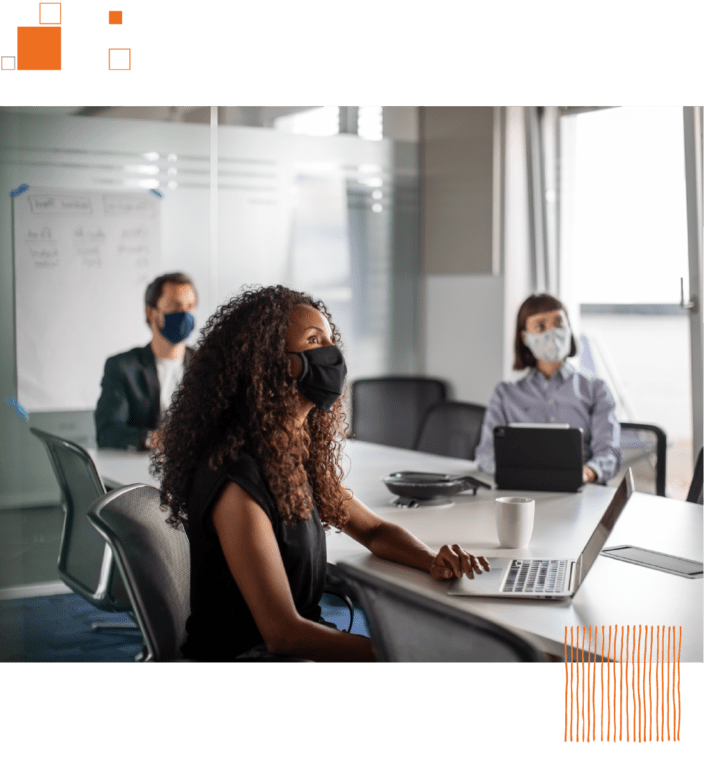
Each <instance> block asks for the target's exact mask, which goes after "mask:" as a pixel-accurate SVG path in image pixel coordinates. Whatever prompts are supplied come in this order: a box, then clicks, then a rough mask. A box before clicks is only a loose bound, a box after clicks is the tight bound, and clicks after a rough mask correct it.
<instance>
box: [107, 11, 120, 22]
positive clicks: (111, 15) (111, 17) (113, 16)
mask: <svg viewBox="0 0 704 768" xmlns="http://www.w3.org/2000/svg"><path fill="white" fill-rule="evenodd" d="M108 21H109V22H110V24H122V11H108Z"/></svg>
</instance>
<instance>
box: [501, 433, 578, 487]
mask: <svg viewBox="0 0 704 768" xmlns="http://www.w3.org/2000/svg"><path fill="white" fill-rule="evenodd" d="M494 456H495V460H496V475H495V477H494V479H495V481H496V485H497V487H498V488H500V489H505V490H517V491H563V492H575V491H577V490H579V488H581V486H582V485H583V480H582V468H583V465H584V457H583V447H582V430H581V429H576V428H572V427H569V425H567V424H559V425H552V424H551V425H542V424H530V425H524V424H520V425H519V424H515V425H509V426H502V427H495V428H494Z"/></svg>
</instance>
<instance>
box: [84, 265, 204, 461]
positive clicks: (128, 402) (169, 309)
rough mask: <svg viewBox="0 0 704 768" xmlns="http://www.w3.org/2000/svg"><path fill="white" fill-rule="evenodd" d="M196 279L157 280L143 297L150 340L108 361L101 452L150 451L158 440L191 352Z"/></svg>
mask: <svg viewBox="0 0 704 768" xmlns="http://www.w3.org/2000/svg"><path fill="white" fill-rule="evenodd" d="M197 301H198V297H197V296H196V291H195V288H194V287H193V281H192V280H191V279H190V277H188V275H185V274H183V272H171V273H169V274H166V275H161V276H160V277H157V278H156V279H155V280H154V281H153V282H152V283H151V284H150V285H149V286H148V287H147V290H146V292H145V295H144V303H145V312H146V320H147V325H148V326H149V328H150V329H151V331H152V340H151V341H150V342H149V344H147V346H146V347H135V348H134V349H130V350H129V351H128V352H121V353H120V354H119V355H114V356H113V357H109V358H108V359H107V360H106V362H105V372H104V374H103V380H102V382H101V386H102V392H101V394H100V398H99V400H98V405H97V407H96V409H95V428H96V436H97V441H98V447H99V448H127V449H130V450H137V451H143V450H149V449H150V448H152V447H154V446H155V445H156V444H157V442H158V440H159V432H158V426H159V421H160V418H161V414H162V413H163V412H164V411H165V410H166V409H167V408H168V407H169V403H170V402H171V397H172V395H173V393H174V392H175V391H176V388H177V387H178V385H179V383H180V381H181V377H182V376H183V371H184V368H185V366H186V365H188V362H189V359H190V356H191V353H192V350H191V349H189V348H187V347H186V345H185V339H186V337H187V336H188V335H189V334H190V333H191V331H193V328H194V327H195V318H194V317H193V314H192V313H193V310H194V309H195V307H196V304H197Z"/></svg>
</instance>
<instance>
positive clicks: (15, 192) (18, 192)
mask: <svg viewBox="0 0 704 768" xmlns="http://www.w3.org/2000/svg"><path fill="white" fill-rule="evenodd" d="M28 189H29V184H20V185H19V187H17V189H13V190H12V192H10V194H11V195H12V197H19V196H20V195H21V194H22V193H23V192H26V191H27V190H28Z"/></svg>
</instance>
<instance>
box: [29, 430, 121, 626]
mask: <svg viewBox="0 0 704 768" xmlns="http://www.w3.org/2000/svg"><path fill="white" fill-rule="evenodd" d="M30 432H32V434H34V435H36V437H38V438H39V439H40V440H41V441H42V443H43V445H44V447H45V448H46V451H47V453H48V454H49V461H50V462H51V466H52V469H53V470H54V475H55V476H56V480H57V481H58V483H59V487H60V489H61V496H62V501H63V508H64V527H63V532H62V534H61V546H60V547H59V563H58V570H59V575H60V577H61V579H62V581H64V583H65V584H67V585H68V586H69V587H70V588H71V589H72V590H74V592H77V593H78V594H79V595H81V596H82V597H84V598H85V599H86V600H88V601H90V602H91V603H92V604H93V605H95V606H96V607H98V608H102V609H103V610H109V611H128V610H130V607H131V606H130V603H129V598H128V596H127V591H126V589H125V586H124V584H123V582H122V579H121V578H120V577H119V574H117V572H116V571H115V569H114V564H113V559H112V553H111V552H110V549H109V548H108V547H107V545H106V544H105V541H103V539H102V537H101V536H100V535H99V534H98V533H97V531H96V530H95V528H93V526H92V525H91V524H90V522H89V520H88V518H87V517H86V512H87V511H88V508H89V507H90V505H91V504H92V503H93V502H94V501H95V500H96V499H98V498H100V497H101V496H103V495H104V494H105V486H104V485H103V482H102V480H101V479H100V475H99V474H98V470H97V469H96V468H95V464H94V463H93V459H91V457H90V455H89V454H88V453H87V451H85V450H84V449H83V448H81V446H80V445H77V444H76V443H73V442H71V441H69V440H64V439H63V438H61V437H57V436H56V435H52V434H49V433H48V432H44V431H42V430H40V429H36V428H35V427H30Z"/></svg>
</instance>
